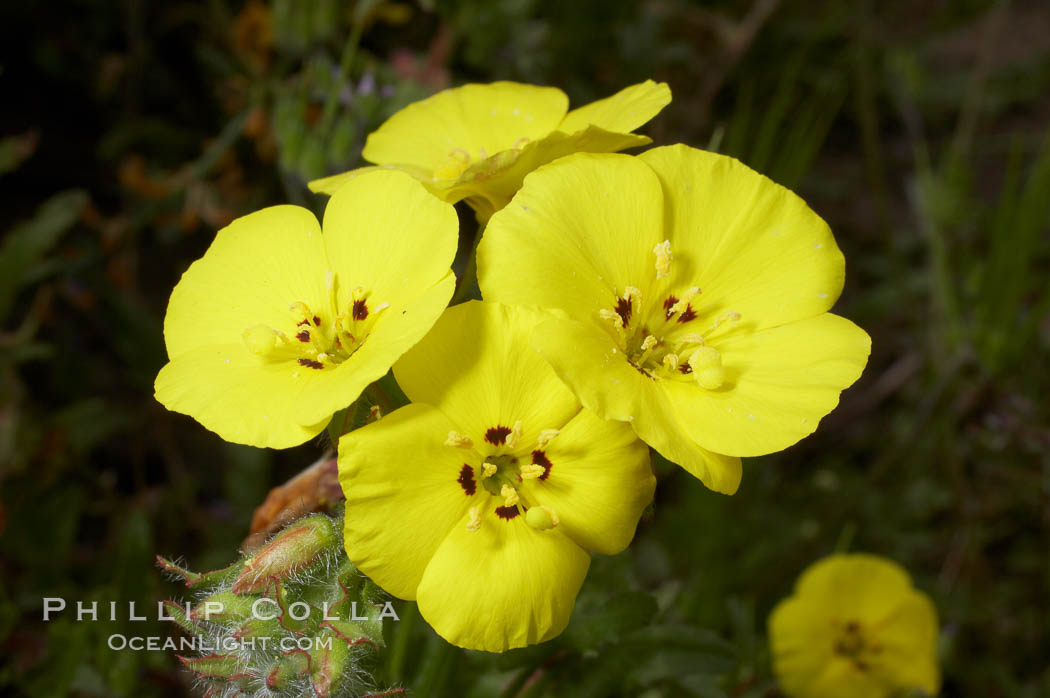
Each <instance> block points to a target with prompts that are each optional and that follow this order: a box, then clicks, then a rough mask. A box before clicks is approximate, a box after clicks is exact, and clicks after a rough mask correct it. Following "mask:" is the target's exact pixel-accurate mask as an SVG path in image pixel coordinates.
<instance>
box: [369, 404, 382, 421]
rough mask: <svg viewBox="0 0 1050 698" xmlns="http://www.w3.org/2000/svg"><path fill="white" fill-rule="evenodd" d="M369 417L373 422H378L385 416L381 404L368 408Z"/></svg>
mask: <svg viewBox="0 0 1050 698" xmlns="http://www.w3.org/2000/svg"><path fill="white" fill-rule="evenodd" d="M368 418H369V419H371V420H372V421H373V422H378V421H379V420H380V419H382V418H383V410H382V409H380V407H379V405H372V406H371V407H369V408H368Z"/></svg>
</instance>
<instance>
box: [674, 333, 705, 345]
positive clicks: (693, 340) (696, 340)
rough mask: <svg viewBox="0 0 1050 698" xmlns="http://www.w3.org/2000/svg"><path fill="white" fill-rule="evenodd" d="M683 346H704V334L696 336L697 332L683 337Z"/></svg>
mask: <svg viewBox="0 0 1050 698" xmlns="http://www.w3.org/2000/svg"><path fill="white" fill-rule="evenodd" d="M679 341H680V342H681V343H682V344H703V343H704V336H703V335H702V334H696V333H695V332H693V333H690V334H684V335H682V339H681V340H679Z"/></svg>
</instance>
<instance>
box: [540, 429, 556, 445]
mask: <svg viewBox="0 0 1050 698" xmlns="http://www.w3.org/2000/svg"><path fill="white" fill-rule="evenodd" d="M560 433H561V432H560V431H558V430H557V429H544V430H543V431H541V432H540V436H539V438H538V439H536V445H537V446H539V447H540V448H547V444H549V443H550V442H551V441H552V440H553V439H554V437H555V436H557V435H558V434H560Z"/></svg>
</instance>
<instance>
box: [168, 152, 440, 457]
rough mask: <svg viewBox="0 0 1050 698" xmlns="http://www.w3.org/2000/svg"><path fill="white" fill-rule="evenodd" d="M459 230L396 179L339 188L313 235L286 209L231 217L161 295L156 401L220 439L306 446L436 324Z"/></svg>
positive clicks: (388, 175)
mask: <svg viewBox="0 0 1050 698" xmlns="http://www.w3.org/2000/svg"><path fill="white" fill-rule="evenodd" d="M457 231H458V220H457V218H456V213H455V211H454V210H453V208H452V207H451V206H450V205H448V204H446V203H443V202H441V201H438V200H437V199H435V198H434V197H433V196H431V195H430V194H429V193H427V191H426V190H425V189H424V188H423V187H422V186H420V185H419V183H418V182H416V181H415V180H413V179H412V178H411V177H408V176H407V175H404V174H402V173H400V172H378V173H374V174H369V175H368V176H366V177H360V178H358V179H356V180H354V181H353V182H351V183H350V184H348V185H347V186H346V187H345V188H344V189H342V190H340V191H339V192H338V193H336V195H335V196H333V197H332V199H331V200H330V201H329V202H328V207H327V209H326V211H325V215H324V232H323V233H322V229H321V226H320V225H318V222H317V219H316V218H315V217H314V215H313V214H312V213H310V211H308V210H307V209H304V208H299V207H296V206H274V207H272V208H267V209H263V210H262V211H258V212H256V213H253V214H251V215H248V216H244V217H243V218H238V219H237V220H235V221H234V222H233V223H231V224H230V225H229V226H227V227H226V228H223V229H222V230H220V231H219V233H218V234H217V235H216V237H215V241H214V242H213V243H212V244H211V247H209V248H208V251H207V252H205V254H204V257H202V258H201V259H200V260H198V261H196V262H194V263H193V264H192V265H191V266H190V268H189V269H188V270H187V271H186V273H185V274H184V275H183V277H182V279H181V280H180V281H179V283H178V285H176V287H175V290H174V291H173V292H172V294H171V300H170V301H169V303H168V312H167V315H166V316H165V318H164V339H165V342H166V344H167V347H168V356H169V357H170V361H169V363H168V364H167V365H166V366H164V368H163V369H161V371H160V374H159V375H158V376H157V381H156V395H157V399H158V400H159V401H160V402H161V403H163V404H164V406H165V407H167V408H168V409H170V410H174V411H175V412H181V413H183V414H188V415H190V416H192V417H193V418H194V419H196V420H197V421H198V422H200V423H201V424H203V425H204V426H205V427H207V428H208V429H211V430H212V431H214V432H215V433H217V434H218V435H219V436H221V437H222V438H224V439H226V440H227V441H233V442H236V443H243V444H250V445H253V446H268V447H272V448H286V447H289V446H294V445H296V444H300V443H303V442H304V441H306V440H307V439H310V438H312V437H313V436H315V435H317V434H318V433H319V432H320V431H321V430H322V429H324V427H325V424H326V423H327V422H328V421H329V419H330V418H331V416H332V414H333V413H335V412H336V411H337V410H339V409H342V408H344V407H346V406H347V405H349V404H350V403H351V402H353V401H354V400H355V399H356V398H357V397H358V395H360V393H361V391H362V390H363V389H364V388H365V387H366V386H367V385H368V384H369V383H371V382H372V381H374V380H376V379H378V378H380V377H382V376H383V375H384V374H385V373H386V372H387V371H388V370H389V368H390V366H391V365H392V364H393V363H394V361H396V360H397V359H398V357H400V356H401V355H402V354H403V353H404V352H405V351H406V350H407V349H408V348H409V347H411V346H412V345H413V344H415V343H416V342H417V341H419V339H420V338H421V337H422V336H423V335H424V334H426V332H427V330H429V329H430V327H431V325H433V323H434V321H435V320H437V318H438V316H440V314H441V311H442V310H443V309H444V307H445V305H446V304H447V303H448V300H449V298H450V297H451V295H452V291H453V288H454V286H455V277H454V276H453V274H452V272H451V270H450V269H449V266H450V264H451V263H452V258H453V256H454V255H455V251H456V243H457V235H458V232H457Z"/></svg>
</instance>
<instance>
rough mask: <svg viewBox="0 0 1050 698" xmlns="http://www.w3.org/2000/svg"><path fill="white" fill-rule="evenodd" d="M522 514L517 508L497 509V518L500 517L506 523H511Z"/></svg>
mask: <svg viewBox="0 0 1050 698" xmlns="http://www.w3.org/2000/svg"><path fill="white" fill-rule="evenodd" d="M520 513H521V512H519V511H518V508H517V507H496V516H498V517H500V518H501V519H503V520H504V521H510V520H511V519H513V518H514V517H515V516H518V515H519V514H520Z"/></svg>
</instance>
